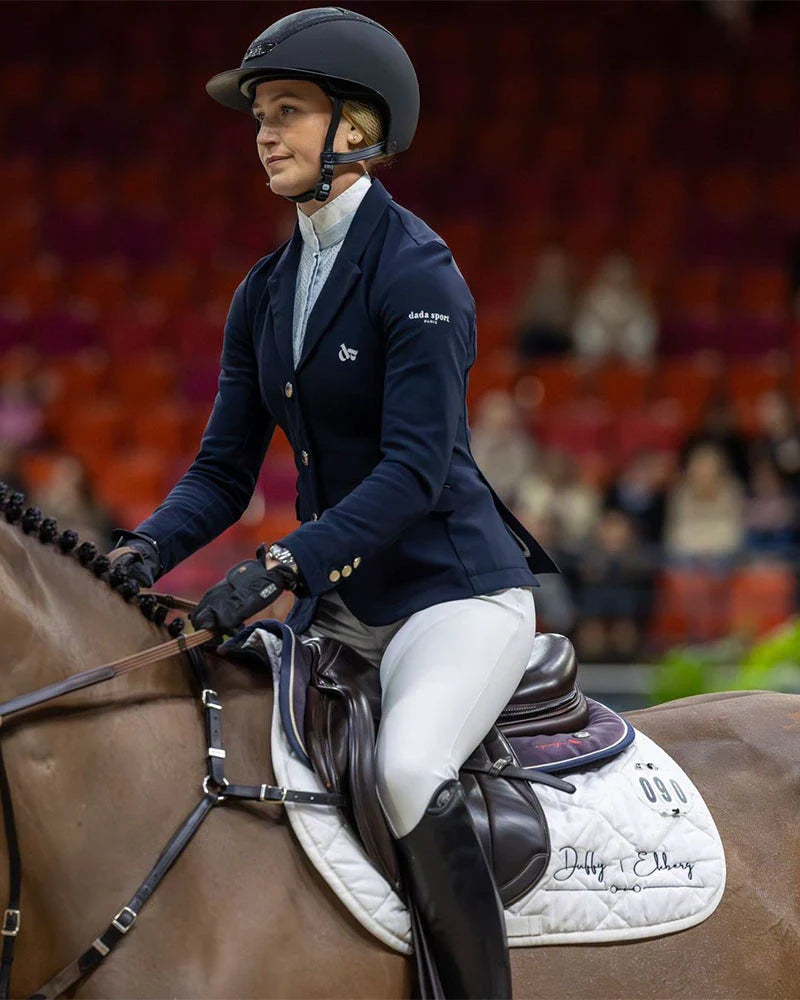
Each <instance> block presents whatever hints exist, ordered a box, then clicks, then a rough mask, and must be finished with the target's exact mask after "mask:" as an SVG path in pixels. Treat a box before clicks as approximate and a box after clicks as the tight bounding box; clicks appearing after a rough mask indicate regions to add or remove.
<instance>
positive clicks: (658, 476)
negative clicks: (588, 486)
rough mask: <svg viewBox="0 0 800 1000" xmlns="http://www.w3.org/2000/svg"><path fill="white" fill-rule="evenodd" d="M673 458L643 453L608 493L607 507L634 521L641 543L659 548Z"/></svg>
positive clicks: (623, 472)
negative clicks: (619, 511)
mask: <svg viewBox="0 0 800 1000" xmlns="http://www.w3.org/2000/svg"><path fill="white" fill-rule="evenodd" d="M670 464H671V457H670V455H668V454H665V453H664V452H657V451H649V450H643V451H640V452H638V453H637V454H636V455H634V456H633V457H632V458H631V459H630V461H629V462H628V464H627V465H626V466H625V468H624V469H623V470H622V472H621V473H620V475H619V478H618V479H617V481H616V482H614V483H612V484H611V485H610V486H609V487H608V490H607V491H606V495H605V499H604V506H605V507H606V508H607V509H614V510H621V511H622V512H623V513H625V514H627V515H628V517H630V518H631V520H632V521H633V523H634V525H635V527H636V531H637V533H638V535H639V537H640V538H641V539H642V541H644V542H646V543H649V544H651V545H658V544H660V543H661V540H662V538H663V535H664V518H665V516H666V507H667V479H668V476H669V471H670Z"/></svg>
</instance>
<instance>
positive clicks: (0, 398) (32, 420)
mask: <svg viewBox="0 0 800 1000" xmlns="http://www.w3.org/2000/svg"><path fill="white" fill-rule="evenodd" d="M43 392H44V387H43V382H42V380H41V379H40V378H38V377H37V359H36V356H35V355H34V354H33V353H31V352H28V351H26V350H25V349H24V348H23V349H20V350H17V351H10V352H9V353H8V354H7V355H6V356H5V358H4V359H3V369H2V374H0V441H2V442H4V443H5V444H7V445H10V446H13V447H16V448H26V447H29V446H30V445H32V444H34V442H36V441H37V440H38V439H39V438H40V436H41V434H42V429H43V426H44V412H43Z"/></svg>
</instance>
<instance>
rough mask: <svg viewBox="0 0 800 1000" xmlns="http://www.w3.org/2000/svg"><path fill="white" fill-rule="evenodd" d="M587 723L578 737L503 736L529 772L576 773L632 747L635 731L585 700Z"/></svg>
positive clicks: (609, 712)
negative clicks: (587, 710)
mask: <svg viewBox="0 0 800 1000" xmlns="http://www.w3.org/2000/svg"><path fill="white" fill-rule="evenodd" d="M586 703H587V705H588V706H589V720H588V722H587V723H586V726H585V727H584V728H583V729H582V730H580V731H579V732H577V733H551V734H548V735H540V736H506V740H507V741H508V743H509V745H510V746H511V748H512V749H513V751H514V753H515V754H516V757H517V759H518V760H519V762H520V766H521V767H524V768H525V769H526V770H530V771H547V772H549V773H551V774H552V773H555V772H558V771H576V770H578V769H579V768H584V767H589V766H590V765H592V764H597V763H598V762H599V761H602V760H607V759H608V758H609V757H616V755H617V754H619V753H622V751H623V750H625V749H626V748H627V747H629V746H630V745H631V743H633V739H634V736H635V733H636V731H635V730H634V728H633V726H632V725H631V724H630V723H629V722H628V721H627V720H626V719H623V718H622V716H621V715H617V713H616V712H615V711H613V709H610V708H608V706H607V705H601V704H600V702H599V701H595V700H594V699H593V698H587V699H586Z"/></svg>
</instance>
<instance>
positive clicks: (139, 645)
mask: <svg viewBox="0 0 800 1000" xmlns="http://www.w3.org/2000/svg"><path fill="white" fill-rule="evenodd" d="M0 594H1V595H2V603H0V630H1V634H2V635H3V636H4V650H5V652H6V655H5V657H4V659H5V662H4V665H3V674H2V676H1V677H0V700H6V699H8V698H10V697H13V696H14V695H17V694H21V693H22V692H25V691H31V690H33V689H35V688H37V687H41V686H43V685H45V684H50V683H53V682H54V681H56V680H59V679H62V678H63V677H66V676H68V675H71V674H74V673H77V672H79V671H80V670H84V669H86V668H88V667H92V666H96V665H99V664H101V663H106V662H110V661H112V660H115V659H118V658H119V657H120V656H122V655H125V654H127V653H131V652H135V651H138V650H141V649H145V648H148V647H150V646H154V645H156V644H158V643H159V642H161V641H163V638H164V636H163V633H162V632H161V630H159V629H158V628H157V627H156V626H154V625H152V624H151V623H149V622H147V621H145V619H144V618H143V617H142V616H141V615H140V614H139V612H138V611H137V610H135V609H134V608H133V607H131V606H129V605H127V604H126V603H125V602H124V601H123V600H122V598H121V597H120V596H119V595H118V594H116V593H115V592H113V591H112V590H111V589H110V588H109V587H108V586H106V585H105V584H104V583H102V582H101V581H99V580H97V579H95V578H94V577H93V575H92V574H91V573H89V572H87V571H86V570H85V569H83V568H82V567H81V566H80V565H79V564H78V563H77V561H76V560H75V559H73V558H71V557H64V556H62V555H60V554H58V553H57V552H56V551H55V550H54V549H53V547H52V546H43V545H41V544H40V543H39V542H38V541H35V540H33V539H31V538H29V537H26V536H24V535H23V534H22V532H20V531H19V529H18V528H16V527H12V526H10V525H8V524H6V523H4V522H0ZM215 671H216V672H215V674H214V676H213V677H212V679H211V683H212V685H213V686H214V687H215V689H216V690H217V691H218V692H219V696H220V700H221V703H222V704H223V706H224V709H223V713H222V718H223V737H224V742H225V746H226V749H227V752H228V756H227V759H226V773H227V774H228V776H229V777H230V778H231V779H232V780H234V781H237V782H243V783H253V784H256V783H261V782H264V781H267V782H270V781H272V780H273V776H272V773H271V765H270V762H269V721H270V718H271V710H272V689H271V681H270V679H269V678H267V677H264V676H259V675H256V674H255V673H251V672H247V671H244V670H242V669H241V668H237V667H234V666H233V665H231V664H228V663H220V664H219V665H218V666H217V667H216V668H215ZM631 721H632V722H633V723H634V725H636V726H637V727H638V728H640V729H641V730H642V731H644V732H646V733H647V734H648V735H650V736H652V737H653V738H654V739H655V740H656V741H657V742H659V743H660V744H661V745H662V746H664V747H665V749H667V750H668V752H670V753H671V754H673V756H674V757H675V758H676V760H677V761H678V763H680V764H681V765H682V766H683V767H684V768H685V769H686V771H687V773H688V774H689V775H690V776H691V777H692V780H693V781H694V782H695V784H696V785H697V786H698V788H700V790H701V791H702V792H703V794H704V796H705V797H706V799H707V801H708V804H709V806H710V808H711V811H712V814H713V815H714V817H715V820H716V822H717V825H718V827H719V829H720V833H721V834H722V838H723V842H724V843H725V846H726V852H727V859H728V887H727V890H726V893H725V896H724V898H723V900H722V903H721V904H720V906H719V908H718V910H717V911H716V913H715V914H714V915H713V916H712V917H711V918H710V919H709V920H707V921H706V922H704V923H703V924H701V925H700V926H698V927H696V928H693V929H691V930H689V931H685V932H682V933H680V934H674V935H669V936H665V937H660V938H657V939H652V940H648V941H642V942H633V943H629V944H624V945H605V946H602V947H598V946H575V945H573V946H569V947H546V948H541V947H540V948H526V949H520V948H515V949H512V953H511V955H512V965H513V970H514V983H515V995H516V996H517V997H585V996H587V995H591V996H593V997H598V998H600V997H609V998H611V997H623V996H635V997H665V996H676V997H677V996H692V997H700V996H703V997H743V998H744V997H790V996H793V995H794V994H795V993H796V986H795V984H796V983H797V982H798V981H800V947H798V946H799V945H800V917H799V916H798V900H797V886H798V884H800V851H799V850H798V846H800V845H799V844H798V841H799V840H800V834H798V829H797V823H796V817H797V804H798V780H797V779H798V777H800V775H799V774H798V763H797V761H798V759H800V754H798V747H799V746H800V699H798V698H795V697H791V696H788V695H771V694H763V695H747V696H720V697H712V696H707V697H703V698H697V699H688V700H687V701H685V702H674V703H670V704H669V705H665V706H659V707H658V708H656V709H650V710H647V711H645V712H640V713H633V714H632V715H631ZM0 734H1V735H0V738H2V745H3V751H4V755H5V759H6V765H7V768H8V774H9V781H10V785H11V789H12V794H13V798H14V805H15V809H16V814H17V826H18V830H19V838H20V846H21V851H22V862H23V895H22V924H21V931H20V934H19V938H18V942H17V957H16V960H15V963H14V971H13V975H12V986H13V993H14V995H29V994H30V993H32V992H33V991H34V990H35V989H36V988H37V987H39V986H41V985H42V984H43V983H44V982H45V981H47V980H48V979H49V978H51V977H52V976H53V975H54V974H55V973H56V972H57V971H58V970H60V969H61V968H62V967H63V966H65V965H67V964H68V963H69V962H71V961H72V960H73V959H75V958H76V957H77V956H78V954H80V953H81V952H82V951H84V950H85V949H86V948H87V947H88V945H89V944H90V942H91V941H92V940H93V939H94V938H95V937H96V936H97V935H98V934H99V933H100V932H101V931H102V930H103V929H104V928H105V927H106V926H107V925H108V923H109V921H110V919H111V917H112V916H113V915H114V914H115V913H116V912H117V910H118V909H120V907H121V906H123V905H124V904H125V903H126V902H127V900H128V899H129V898H130V896H131V895H132V893H133V892H134V890H135V889H136V888H137V886H138V885H139V883H140V881H141V880H142V878H143V877H144V875H145V874H146V873H147V872H148V871H149V869H150V867H151V866H152V864H153V863H154V861H155V859H156V857H157V855H158V854H159V852H160V851H161V849H162V847H163V846H164V845H165V844H166V842H167V840H168V839H169V837H170V836H171V835H172V833H173V832H174V830H175V829H176V828H177V827H178V826H179V825H180V823H181V822H182V821H183V819H184V818H185V817H186V815H187V814H188V813H189V812H190V811H191V809H192V808H193V807H194V806H195V805H196V803H197V802H198V801H199V799H200V797H201V795H202V791H201V782H202V779H203V777H204V775H205V731H204V723H203V718H202V714H201V710H200V706H199V701H198V699H197V698H196V694H195V692H194V688H193V685H192V680H191V677H190V670H189V667H188V664H187V663H186V662H185V659H184V658H176V659H174V660H171V661H166V662H164V663H161V664H157V665H155V666H150V667H147V668H145V669H144V670H141V671H137V672H135V673H130V674H126V675H124V676H123V677H120V678H117V679H115V680H113V681H111V682H109V683H107V684H102V685H99V686H98V687H96V688H90V689H88V690H86V691H83V692H79V693H77V694H74V695H70V696H68V697H67V698H64V699H61V700H60V701H58V702H55V703H53V704H51V705H45V706H42V707H40V708H38V709H33V710H31V711H29V712H27V713H23V714H22V715H21V716H19V717H15V718H13V719H11V720H9V721H8V722H7V723H6V724H5V725H4V726H3V729H2V730H0ZM3 853H4V852H3ZM6 879H7V873H6V870H5V863H4V860H3V859H0V894H5V893H6ZM4 898H5V896H4V895H0V903H2V901H3V899H4ZM3 905H4V904H3ZM410 989H411V963H410V962H409V961H408V960H407V959H405V958H404V957H402V956H400V955H397V954H396V953H394V952H391V951H389V950H387V949H386V948H385V947H384V946H382V945H381V944H380V943H379V942H377V941H376V940H374V939H372V938H371V937H370V936H369V935H368V934H367V933H366V932H364V931H363V930H362V929H361V928H360V926H359V925H358V924H357V923H356V922H355V921H354V919H353V918H352V917H351V916H350V915H349V914H348V913H347V911H346V910H345V909H344V907H343V906H342V905H341V904H340V903H339V902H338V900H336V899H335V898H334V897H333V895H332V894H331V892H330V890H329V889H328V888H327V887H326V886H325V885H324V883H323V882H322V881H321V880H320V878H319V877H318V876H317V874H316V873H315V871H314V870H313V869H312V868H311V866H310V864H309V863H308V861H307V860H306V859H305V856H304V854H303V852H302V850H301V849H300V848H299V847H298V846H297V844H296V842H295V841H294V840H293V837H292V834H291V831H290V828H289V825H288V822H287V819H286V817H285V814H284V813H283V811H282V809H281V808H280V807H276V806H269V805H263V804H253V805H246V806H242V805H237V806H235V807H229V806H227V805H221V806H218V807H217V808H215V809H214V810H213V811H212V813H211V815H210V816H209V817H208V819H207V820H206V821H205V823H204V824H203V826H202V827H201V828H200V830H199V832H198V833H197V835H196V837H195V838H194V840H192V842H191V843H190V844H189V846H188V847H187V849H186V851H185V852H184V854H183V855H182V856H181V858H180V859H179V861H178V862H177V863H176V865H175V867H174V868H173V869H172V870H171V871H170V872H169V874H168V875H167V876H166V878H165V879H164V882H163V883H162V885H161V886H160V888H159V889H158V891H157V892H156V893H155V894H154V896H153V897H152V899H151V900H150V901H149V902H148V903H147V905H146V906H145V907H144V909H143V910H142V912H141V915H140V917H139V919H138V920H137V922H136V924H135V926H134V928H133V929H132V930H131V931H130V932H129V934H128V935H127V937H126V938H125V940H124V941H123V942H122V943H121V944H120V945H119V947H118V948H117V949H116V950H115V951H114V952H113V954H112V955H110V956H109V958H108V960H107V961H106V962H105V963H104V964H103V965H102V966H101V967H100V969H98V971H97V972H95V973H94V974H93V975H92V976H91V977H89V978H88V979H87V980H85V982H84V983H83V984H82V985H81V986H80V987H79V989H78V991H77V995H78V996H82V997H109V996H114V997H120V998H122V997H167V996H171V997H200V996H209V997H243V996H248V997H254V996H259V997H386V998H389V997H402V996H408V995H409V994H410Z"/></svg>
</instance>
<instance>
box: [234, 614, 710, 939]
mask: <svg viewBox="0 0 800 1000" xmlns="http://www.w3.org/2000/svg"><path fill="white" fill-rule="evenodd" d="M256 637H258V638H260V640H261V641H262V642H263V643H264V646H265V647H266V649H267V651H268V653H270V659H271V661H272V664H273V675H274V677H275V683H276V684H277V683H278V675H277V662H278V659H279V652H280V641H279V640H278V639H276V638H275V637H274V636H272V635H270V634H269V633H267V632H264V631H262V630H257V631H256V632H255V633H254V634H253V637H252V638H251V640H250V641H253V640H255V639H256ZM277 706H278V699H277V697H276V699H275V711H274V713H273V719H272V741H271V742H272V764H273V767H274V770H275V777H276V779H277V781H278V783H279V784H280V785H284V786H286V787H288V788H296V789H302V790H306V791H324V788H323V786H322V784H321V782H320V781H319V779H318V778H317V776H316V775H315V774H314V772H313V771H311V770H310V769H309V768H307V767H306V766H305V765H304V764H302V763H301V762H300V761H299V760H298V758H297V757H296V756H295V755H294V754H293V753H292V752H291V750H290V748H289V744H288V742H287V740H286V737H285V735H284V733H283V729H282V726H281V722H280V717H279V713H278V707H277ZM567 779H568V780H569V781H570V782H571V783H572V784H574V785H575V787H576V791H575V794H574V795H567V794H564V793H563V792H558V791H555V790H554V789H550V788H547V787H545V786H542V785H537V786H536V794H537V795H538V797H539V800H540V802H541V803H542V807H543V809H544V812H545V815H546V817H547V822H548V824H549V827H550V841H551V848H552V853H551V858H550V863H549V865H548V868H547V871H546V873H545V875H544V877H543V878H542V879H541V880H540V882H539V883H538V884H537V885H536V886H535V887H534V888H533V889H532V890H531V891H530V892H529V893H528V894H527V895H526V896H524V897H523V898H521V899H519V900H518V901H517V902H516V903H514V904H512V905H511V906H510V907H509V908H508V909H507V910H506V926H507V929H508V942H509V945H511V946H512V947H513V946H523V945H539V944H586V943H592V942H594V943H608V942H611V941H621V940H633V939H635V938H647V937H656V936H658V935H661V934H669V933H672V932H674V931H681V930H685V929H686V928H687V927H693V926H694V925H695V924H699V923H701V922H702V921H703V920H705V919H706V917H708V916H710V915H711V914H712V913H713V912H714V910H715V909H716V908H717V906H718V904H719V901H720V899H721V898H722V894H723V891H724V889H725V854H724V850H723V846H722V841H721V840H720V836H719V833H718V832H717V828H716V826H715V824H714V820H713V818H712V816H711V813H710V812H709V810H708V808H707V806H706V804H705V803H704V802H703V800H702V798H701V796H700V793H699V792H698V791H697V789H696V788H695V786H694V785H693V784H692V782H691V780H690V779H689V778H688V776H687V775H686V774H685V772H684V771H683V770H682V769H681V768H680V767H679V766H678V765H677V764H676V763H675V761H674V760H672V758H671V757H670V756H669V755H668V754H667V753H665V752H664V751H663V750H662V749H661V748H660V747H658V746H657V745H656V744H655V743H653V741H652V740H650V739H648V737H647V736H645V735H644V734H643V733H640V732H638V731H637V733H636V738H635V740H634V742H633V743H632V744H631V746H630V747H628V749H627V750H624V751H623V752H622V753H621V754H619V756H617V757H614V758H613V759H612V760H610V761H609V762H608V763H607V764H605V765H603V766H602V767H599V768H593V769H587V770H586V771H583V772H575V773H573V774H570V775H568V776H567ZM286 811H287V813H288V814H289V821H290V823H291V825H292V829H293V830H294V832H295V834H296V836H297V839H298V840H299V841H300V843H301V844H302V846H303V848H304V850H305V851H306V853H307V854H308V856H309V858H310V860H311V862H312V863H313V864H314V866H315V868H316V869H317V871H318V872H319V873H320V875H322V877H323V878H324V879H325V881H326V882H327V883H328V885H329V886H330V887H331V889H332V890H333V891H334V892H335V893H336V895H337V896H338V897H339V898H340V899H341V901H342V902H343V903H344V905H345V906H346V907H347V909H348V910H349V911H350V912H351V913H352V914H353V916H354V917H355V918H356V919H357V920H358V921H359V922H360V923H361V924H362V925H363V926H364V927H365V928H366V929H367V930H368V931H370V932H371V933H372V934H374V935H375V937H377V938H378V939H379V940H381V941H383V942H384V944H386V945H388V946H389V947H391V948H394V949H396V950H397V951H400V952H403V953H406V954H407V953H409V952H410V951H411V929H410V923H409V917H408V911H407V910H406V908H405V907H404V905H403V903H402V902H401V901H400V899H399V897H398V896H397V894H396V893H395V892H394V891H393V890H392V888H391V887H390V886H389V884H388V883H387V882H386V880H385V879H384V878H383V877H382V876H381V875H380V874H379V873H378V871H377V870H376V869H375V868H374V867H373V865H372V863H371V862H370V861H369V860H368V859H367V857H366V855H365V853H364V851H363V849H362V848H361V846H360V844H359V843H358V841H357V839H356V838H355V836H354V835H353V834H352V833H351V832H350V830H349V828H348V827H347V825H346V824H345V823H344V821H343V820H342V817H341V815H340V813H339V811H338V810H337V809H335V808H333V807H320V806H305V805H296V804H290V803H287V804H286Z"/></svg>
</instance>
